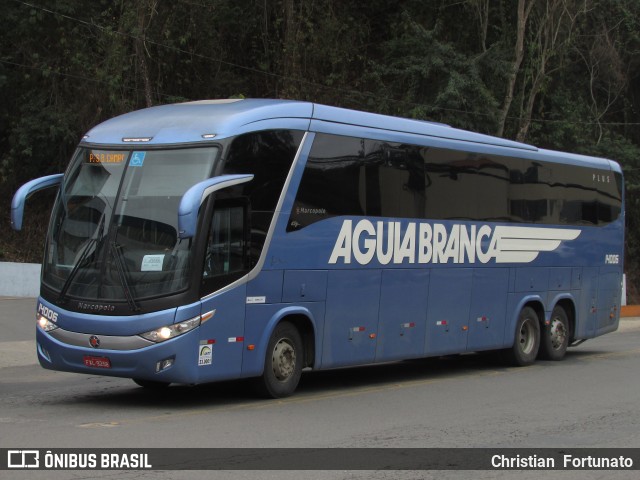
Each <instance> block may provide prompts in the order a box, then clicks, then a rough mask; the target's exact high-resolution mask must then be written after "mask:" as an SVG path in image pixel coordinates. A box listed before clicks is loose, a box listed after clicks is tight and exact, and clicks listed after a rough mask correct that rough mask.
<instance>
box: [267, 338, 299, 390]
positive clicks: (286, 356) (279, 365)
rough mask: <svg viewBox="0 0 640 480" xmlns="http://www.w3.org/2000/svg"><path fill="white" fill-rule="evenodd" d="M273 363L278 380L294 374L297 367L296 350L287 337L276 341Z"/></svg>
mask: <svg viewBox="0 0 640 480" xmlns="http://www.w3.org/2000/svg"><path fill="white" fill-rule="evenodd" d="M271 364H272V366H273V373H274V375H275V377H276V378H277V379H278V380H280V381H283V380H286V379H288V378H289V377H290V376H291V375H293V372H294V371H295V368H296V351H295V348H293V345H292V344H291V343H290V342H289V341H288V340H287V339H282V340H280V341H279V342H278V343H276V346H275V347H274V349H273V356H272V362H271Z"/></svg>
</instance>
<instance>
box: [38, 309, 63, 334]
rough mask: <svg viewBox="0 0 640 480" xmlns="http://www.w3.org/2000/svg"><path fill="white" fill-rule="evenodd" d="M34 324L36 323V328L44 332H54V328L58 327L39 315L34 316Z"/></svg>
mask: <svg viewBox="0 0 640 480" xmlns="http://www.w3.org/2000/svg"><path fill="white" fill-rule="evenodd" d="M36 322H38V326H39V327H40V328H41V329H42V330H44V331H45V332H50V331H51V330H55V329H56V328H58V325H56V324H55V323H53V322H52V321H51V320H49V319H48V318H47V317H44V316H42V315H40V314H39V313H38V314H36Z"/></svg>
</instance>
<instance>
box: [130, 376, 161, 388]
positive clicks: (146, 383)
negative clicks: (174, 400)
mask: <svg viewBox="0 0 640 480" xmlns="http://www.w3.org/2000/svg"><path fill="white" fill-rule="evenodd" d="M133 381H134V382H135V383H136V385H139V386H141V387H142V388H146V389H149V390H163V389H165V388H167V387H168V386H169V385H170V383H169V382H157V381H155V380H143V379H141V378H134V379H133Z"/></svg>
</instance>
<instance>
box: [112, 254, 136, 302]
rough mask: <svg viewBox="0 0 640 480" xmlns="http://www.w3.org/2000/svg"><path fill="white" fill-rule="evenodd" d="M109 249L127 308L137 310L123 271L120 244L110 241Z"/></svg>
mask: <svg viewBox="0 0 640 480" xmlns="http://www.w3.org/2000/svg"><path fill="white" fill-rule="evenodd" d="M111 251H112V252H113V257H114V259H115V264H116V270H117V271H118V277H120V283H121V285H122V290H124V297H125V298H126V299H127V303H128V304H129V308H131V311H132V312H139V311H140V307H139V306H138V304H137V303H136V301H135V299H134V298H133V294H132V293H131V287H130V286H129V281H128V280H127V274H126V272H125V271H124V262H123V260H122V245H120V244H118V243H117V242H111Z"/></svg>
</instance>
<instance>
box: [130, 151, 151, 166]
mask: <svg viewBox="0 0 640 480" xmlns="http://www.w3.org/2000/svg"><path fill="white" fill-rule="evenodd" d="M146 155H147V152H133V153H132V154H131V160H129V166H130V167H141V166H142V165H144V157H145V156H146Z"/></svg>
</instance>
